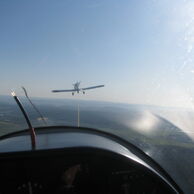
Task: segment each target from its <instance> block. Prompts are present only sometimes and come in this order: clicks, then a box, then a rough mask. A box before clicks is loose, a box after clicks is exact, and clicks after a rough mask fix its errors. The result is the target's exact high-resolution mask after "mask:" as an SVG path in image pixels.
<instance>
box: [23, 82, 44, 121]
mask: <svg viewBox="0 0 194 194" xmlns="http://www.w3.org/2000/svg"><path fill="white" fill-rule="evenodd" d="M22 89H23V90H24V94H25V96H26V98H27V99H28V101H29V102H30V104H31V105H32V107H33V108H34V110H35V111H36V112H37V113H38V114H39V116H40V118H41V120H42V121H43V123H44V124H45V125H47V122H46V120H45V118H44V116H43V115H42V114H41V112H40V111H39V110H38V108H37V107H36V106H35V104H34V103H33V102H32V101H31V99H30V97H29V96H28V93H27V90H26V89H25V88H24V87H23V86H22Z"/></svg>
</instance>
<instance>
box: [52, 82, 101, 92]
mask: <svg viewBox="0 0 194 194" xmlns="http://www.w3.org/2000/svg"><path fill="white" fill-rule="evenodd" d="M80 83H81V82H76V83H75V84H73V87H74V89H70V90H52V92H72V95H74V93H75V92H77V93H79V92H83V94H85V90H91V89H95V88H101V87H104V85H98V86H91V87H87V88H80V87H79V86H80Z"/></svg>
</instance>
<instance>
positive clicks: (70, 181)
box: [0, 149, 173, 194]
mask: <svg viewBox="0 0 194 194" xmlns="http://www.w3.org/2000/svg"><path fill="white" fill-rule="evenodd" d="M0 170H1V173H0V194H7V193H15V194H27V193H29V194H45V193H47V194H49V193H56V194H62V193H67V194H79V193H85V194H87V193H94V194H105V193H106V194H116V193H120V194H128V193H139V194H141V193H142V194H143V193H151V194H154V193H173V192H172V191H171V189H170V188H169V187H168V186H167V185H166V184H164V183H163V182H162V181H161V180H160V179H159V178H158V177H156V176H154V175H153V174H152V173H151V172H149V170H147V169H146V168H145V167H142V166H141V165H139V164H137V163H136V162H134V161H131V160H130V159H127V158H124V157H123V156H122V157H121V156H119V155H117V154H114V153H110V152H107V151H106V152H105V151H102V150H100V151H99V150H95V149H92V150H89V151H86V150H85V149H84V150H83V149H82V150H79V151H72V150H71V151H68V152H67V151H65V150H60V151H56V150H55V151H49V152H45V151H39V152H38V154H36V153H34V154H32V153H30V152H29V153H24V154H20V155H19V156H18V155H17V156H16V155H15V156H9V157H3V158H1V165H0Z"/></svg>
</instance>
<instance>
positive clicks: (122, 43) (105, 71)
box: [0, 0, 194, 108]
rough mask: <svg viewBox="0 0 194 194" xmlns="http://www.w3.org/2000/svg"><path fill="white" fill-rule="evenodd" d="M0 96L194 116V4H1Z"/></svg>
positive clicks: (111, 0) (114, 0) (188, 0)
mask: <svg viewBox="0 0 194 194" xmlns="http://www.w3.org/2000/svg"><path fill="white" fill-rule="evenodd" d="M0 26H1V30H0V69H1V71H0V80H1V83H0V95H10V90H11V89H14V90H15V91H16V92H17V94H18V95H23V92H22V89H21V86H24V87H26V89H27V90H28V92H29V95H30V96H38V97H49V98H52V97H53V98H72V96H71V93H70V94H66V93H61V94H53V93H51V90H53V89H69V88H71V87H72V84H73V83H74V82H76V81H82V83H81V84H82V86H83V87H87V86H90V85H96V84H97V85H98V84H105V86H106V87H105V88H100V89H97V90H94V91H88V92H86V95H75V96H74V97H73V98H75V99H89V100H100V101H101V100H102V101H113V102H124V103H130V104H153V105H160V106H174V107H176V106H178V107H189V108H194V104H193V98H194V64H193V56H194V55H193V54H194V53H193V52H194V50H193V44H194V27H193V26H194V2H193V1H192V0H172V1H168V0H158V1H155V0H148V1H146V0H145V1H140V0H137V1H136V0H131V1H128V0H123V1H118V0H106V1H101V0H94V1H90V0H83V1H79V0H78V1H71V0H65V1H64V0H59V1H53V0H49V1H46V0H42V1H38V0H34V1H25V0H18V1H14V0H9V1H0Z"/></svg>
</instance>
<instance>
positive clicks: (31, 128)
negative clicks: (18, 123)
mask: <svg viewBox="0 0 194 194" xmlns="http://www.w3.org/2000/svg"><path fill="white" fill-rule="evenodd" d="M11 95H12V96H13V98H14V99H15V101H16V103H17V105H18V106H19V108H20V110H21V112H22V114H23V115H24V118H25V120H26V122H27V124H28V127H29V130H30V136H31V145H32V149H33V150H34V149H35V148H36V133H35V131H34V128H33V127H32V124H31V122H30V119H29V117H28V115H27V113H26V111H25V109H24V107H23V105H22V103H21V102H20V100H19V98H18V97H17V96H16V94H15V92H14V91H12V92H11Z"/></svg>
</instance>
